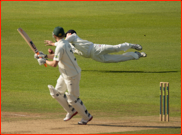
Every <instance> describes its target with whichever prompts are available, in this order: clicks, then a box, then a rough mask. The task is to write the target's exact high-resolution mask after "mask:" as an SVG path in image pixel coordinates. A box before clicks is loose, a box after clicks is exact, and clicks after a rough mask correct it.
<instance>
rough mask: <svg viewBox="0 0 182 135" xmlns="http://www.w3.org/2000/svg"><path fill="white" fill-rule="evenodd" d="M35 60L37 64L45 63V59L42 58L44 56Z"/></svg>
mask: <svg viewBox="0 0 182 135" xmlns="http://www.w3.org/2000/svg"><path fill="white" fill-rule="evenodd" d="M37 61H38V63H39V65H43V64H45V63H46V59H44V58H40V59H37Z"/></svg>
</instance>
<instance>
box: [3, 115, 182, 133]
mask: <svg viewBox="0 0 182 135" xmlns="http://www.w3.org/2000/svg"><path fill="white" fill-rule="evenodd" d="M47 115H48V114H47ZM80 119H81V118H80V117H79V116H77V117H74V118H72V119H71V120H70V121H67V122H64V121H63V117H58V118H54V119H52V118H51V117H50V118H47V116H46V115H45V114H44V115H40V114H27V113H17V112H14V113H13V112H1V134H100V133H114V132H126V131H139V130H152V129H160V128H181V118H179V117H170V122H159V120H158V116H138V117H119V118H109V117H108V118H97V117H96V118H95V117H94V118H93V120H92V121H90V122H89V123H88V124H87V125H77V122H78V121H80Z"/></svg>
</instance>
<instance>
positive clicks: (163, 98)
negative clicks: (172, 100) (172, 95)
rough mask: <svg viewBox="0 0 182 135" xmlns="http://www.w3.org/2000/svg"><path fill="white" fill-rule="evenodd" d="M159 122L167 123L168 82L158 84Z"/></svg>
mask: <svg viewBox="0 0 182 135" xmlns="http://www.w3.org/2000/svg"><path fill="white" fill-rule="evenodd" d="M162 89H163V90H162ZM162 101H163V103H162ZM162 107H163V110H162ZM162 112H163V114H162ZM162 115H163V118H162ZM159 121H167V122H168V121H169V82H160V114H159Z"/></svg>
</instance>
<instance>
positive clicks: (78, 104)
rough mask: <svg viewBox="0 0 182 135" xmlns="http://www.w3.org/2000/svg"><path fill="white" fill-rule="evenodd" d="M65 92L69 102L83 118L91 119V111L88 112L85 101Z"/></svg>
mask: <svg viewBox="0 0 182 135" xmlns="http://www.w3.org/2000/svg"><path fill="white" fill-rule="evenodd" d="M65 94H66V96H67V98H68V103H69V104H70V105H72V106H73V107H74V108H75V109H76V111H77V112H78V113H79V114H80V115H81V116H82V118H83V119H84V120H89V119H90V113H88V111H87V109H86V107H85V105H84V104H83V102H82V101H81V100H80V99H79V98H76V97H74V96H73V95H71V94H69V93H67V92H66V93H65Z"/></svg>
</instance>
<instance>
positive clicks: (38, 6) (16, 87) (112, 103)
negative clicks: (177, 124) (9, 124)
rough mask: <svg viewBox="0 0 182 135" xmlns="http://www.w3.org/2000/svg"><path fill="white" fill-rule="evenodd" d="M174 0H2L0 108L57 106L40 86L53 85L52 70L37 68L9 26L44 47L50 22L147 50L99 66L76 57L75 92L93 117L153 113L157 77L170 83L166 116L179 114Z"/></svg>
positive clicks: (97, 38) (104, 40)
mask: <svg viewBox="0 0 182 135" xmlns="http://www.w3.org/2000/svg"><path fill="white" fill-rule="evenodd" d="M180 5H181V3H180V2H179V1H96V2H95V1H94V2H93V1H83V2H81V1H68V2H66V1H59V2H56V1H54V2H53V1H52V2H46V1H44V2H39V1H29V2H28V1H24V2H22V1H16V2H15V1H10V2H8V1H2V2H1V111H6V112H11V111H13V112H32V113H47V112H49V113H60V112H64V110H63V109H61V107H60V106H59V105H58V103H57V102H56V101H55V100H54V99H52V97H51V96H50V95H49V90H48V88H47V85H48V84H52V85H55V84H56V80H57V78H58V77H59V71H58V69H57V68H52V67H47V68H45V67H44V66H39V65H38V63H37V61H36V60H35V59H34V58H33V53H32V51H31V50H30V48H29V47H28V45H27V44H26V42H25V41H24V40H23V38H22V37H21V36H20V35H19V34H18V32H17V28H19V27H22V28H23V29H24V30H25V31H26V32H27V33H28V35H29V36H30V37H31V39H32V40H33V42H34V43H35V45H36V46H37V48H38V49H39V50H40V51H43V52H45V53H47V49H48V47H45V46H44V40H46V39H48V40H53V39H52V31H53V29H54V27H56V26H62V27H64V29H65V31H67V30H69V29H75V30H76V31H77V33H78V35H79V36H80V37H81V38H82V39H87V40H89V41H92V42H94V43H101V44H111V45H115V44H119V43H123V42H129V43H138V44H141V45H142V46H143V51H144V52H146V53H147V55H148V57H147V58H143V59H140V60H135V61H134V60H133V61H127V62H121V63H107V64H106V63H99V62H96V61H94V60H92V59H86V58H83V57H81V56H77V55H76V57H77V61H78V64H79V66H80V67H81V68H82V79H81V82H80V93H81V95H80V97H81V99H82V100H83V102H84V103H85V105H86V107H87V109H88V110H89V111H90V112H91V113H92V114H94V115H95V117H124V116H158V113H159V82H160V81H167V82H170V116H171V117H181V22H180V21H181V6H180ZM144 35H145V36H144ZM50 48H52V49H54V47H50ZM128 51H133V50H128ZM120 53H123V52H120ZM120 53H118V54H120ZM108 108H109V109H108ZM98 112H100V113H98ZM168 130H169V133H176V129H170V128H169V129H168ZM142 132H145V133H150V132H152V133H153V132H154V133H155V132H159V133H166V132H165V131H164V129H159V130H155V131H154V130H151V131H150V132H147V131H141V132H138V133H142ZM131 133H133V132H131Z"/></svg>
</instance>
